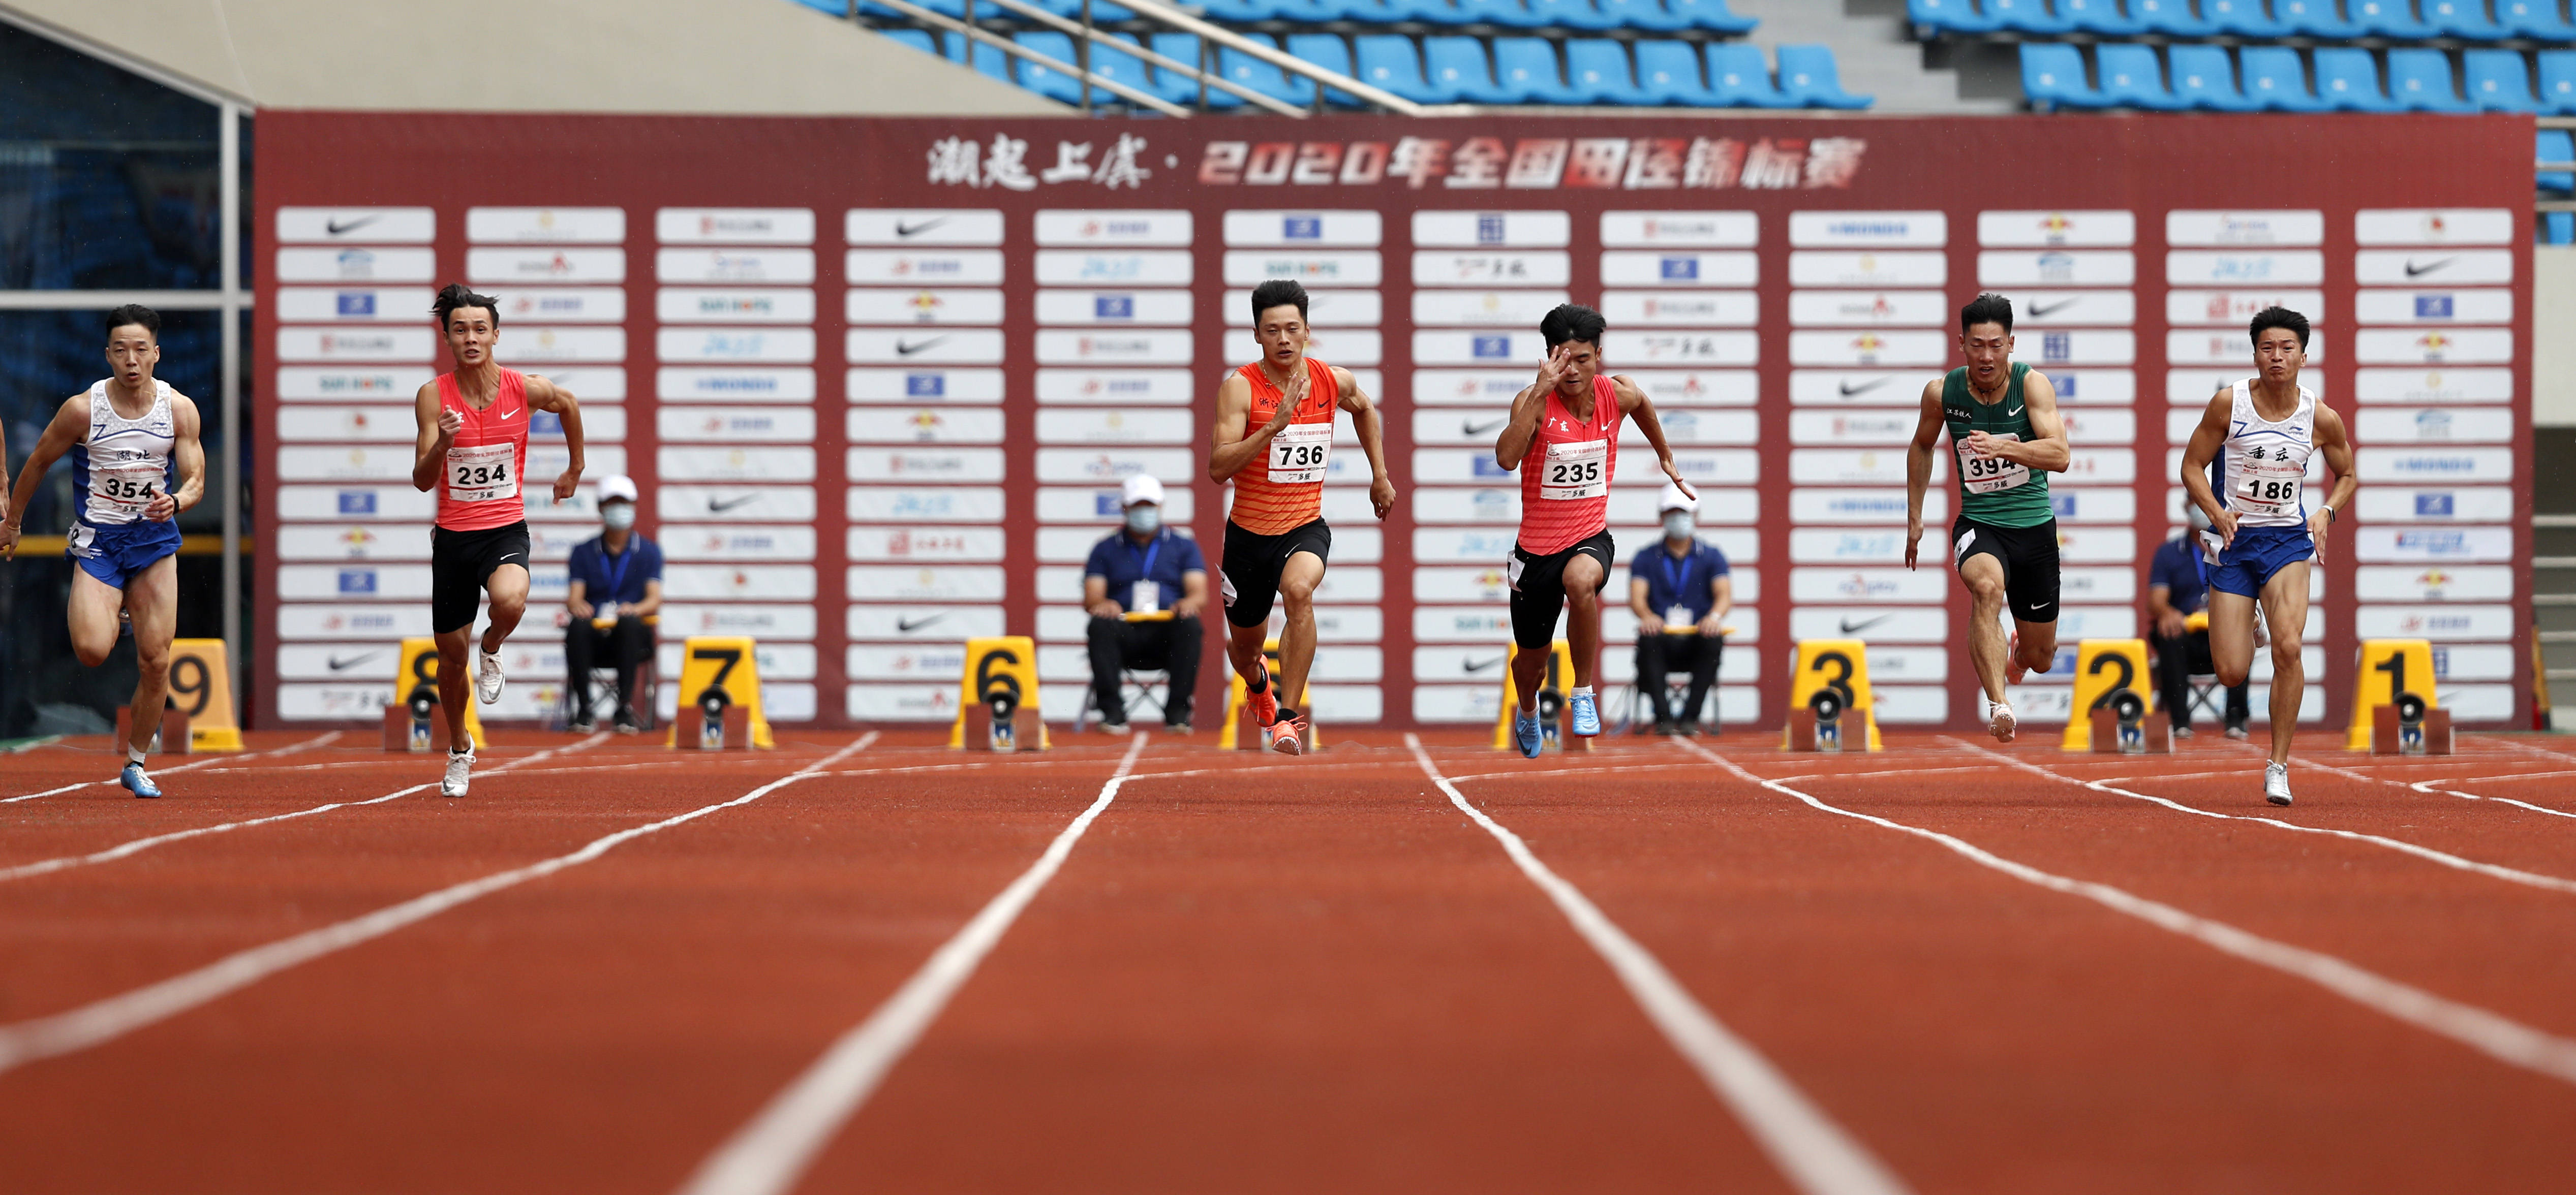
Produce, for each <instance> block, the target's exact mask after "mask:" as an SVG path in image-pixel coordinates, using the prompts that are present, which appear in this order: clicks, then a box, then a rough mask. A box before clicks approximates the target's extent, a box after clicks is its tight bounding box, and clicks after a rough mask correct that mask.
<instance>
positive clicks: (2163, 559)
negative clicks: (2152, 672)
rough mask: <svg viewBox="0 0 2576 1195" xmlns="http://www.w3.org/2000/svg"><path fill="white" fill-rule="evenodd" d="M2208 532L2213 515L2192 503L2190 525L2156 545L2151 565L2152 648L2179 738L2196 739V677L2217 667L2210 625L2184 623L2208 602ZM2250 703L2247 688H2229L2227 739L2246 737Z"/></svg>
mask: <svg viewBox="0 0 2576 1195" xmlns="http://www.w3.org/2000/svg"><path fill="white" fill-rule="evenodd" d="M2207 530H2209V515H2208V513H2207V512H2205V511H2203V510H2201V509H2200V508H2199V507H2198V506H2193V507H2191V527H2190V528H2189V529H2188V530H2186V531H2184V532H2183V533H2182V534H2181V535H2178V536H2175V537H2174V538H2172V539H2169V540H2166V541H2165V542H2163V543H2161V544H2158V545H2156V555H2155V559H2154V560H2153V562H2151V563H2149V564H2148V565H2147V617H2148V618H2150V619H2152V620H2153V623H2154V625H2153V629H2152V630H2150V631H2149V632H2148V634H2147V646H2149V647H2152V648H2154V649H2155V653H2156V687H2157V689H2158V690H2159V700H2160V701H2162V702H2163V704H2164V709H2165V712H2166V713H2168V714H2171V715H2172V716H2173V733H2174V737H2175V738H2178V739H2187V738H2190V737H2191V682H2190V678H2191V676H2192V675H2193V674H2195V673H2198V674H2201V675H2208V674H2210V673H2212V672H2215V671H2216V665H2214V664H2212V663H2211V662H2210V658H2209V628H2208V626H2206V625H2203V626H2202V627H2201V628H2200V629H2199V630H2196V631H2195V630H2192V629H2190V628H2189V627H2188V626H2187V625H2185V622H2184V620H2185V619H2188V618H2190V617H2191V616H2192V614H2194V613H2195V612H2197V611H2199V610H2200V608H2201V607H2202V605H2203V604H2204V603H2206V602H2207V601H2208V600H2209V581H2208V578H2207V577H2206V576H2204V575H2203V574H2204V570H2205V565H2204V564H2203V562H2202V559H2201V551H2200V533H2201V532H2204V531H2207ZM2206 621H2207V620H2205V619H2204V620H2203V622H2204V624H2205V623H2206ZM2246 703H2247V686H2245V685H2233V686H2230V687H2229V688H2228V690H2227V714H2226V717H2227V737H2229V738H2231V739H2241V738H2244V737H2245V718H2246V714H2247V705H2246Z"/></svg>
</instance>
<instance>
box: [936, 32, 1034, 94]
mask: <svg viewBox="0 0 2576 1195" xmlns="http://www.w3.org/2000/svg"><path fill="white" fill-rule="evenodd" d="M940 44H941V45H943V46H946V47H947V48H948V55H947V57H948V60H949V61H950V62H964V61H966V39H965V37H964V36H962V35H959V34H955V33H943V34H941V35H940ZM975 69H976V70H978V71H981V72H983V73H984V74H985V75H986V76H988V77H991V78H995V79H999V80H1001V81H1002V82H1005V83H1008V84H1010V85H1011V86H1013V87H1017V86H1019V85H1020V81H1019V80H1018V79H1014V78H1012V77H1011V56H1010V55H1008V54H1005V53H1003V52H1002V51H1001V48H1000V47H998V46H992V45H987V44H985V43H983V42H977V43H975Z"/></svg>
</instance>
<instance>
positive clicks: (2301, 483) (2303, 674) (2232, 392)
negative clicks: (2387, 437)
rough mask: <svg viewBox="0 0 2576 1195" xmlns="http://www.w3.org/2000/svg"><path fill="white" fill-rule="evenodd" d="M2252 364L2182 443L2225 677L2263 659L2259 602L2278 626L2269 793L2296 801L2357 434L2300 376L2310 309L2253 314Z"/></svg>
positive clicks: (2235, 679)
mask: <svg viewBox="0 0 2576 1195" xmlns="http://www.w3.org/2000/svg"><path fill="white" fill-rule="evenodd" d="M2252 332H2253V337H2254V370H2255V373H2254V376H2253V377H2250V378H2246V379H2244V380H2243V381H2239V382H2236V383H2234V384H2233V385H2229V386H2226V387H2223V388H2221V389H2220V390H2219V391H2218V393H2217V394H2216V395H2215V396H2213V397H2212V398H2211V399H2210V400H2209V409H2208V411H2207V412H2205V413H2204V414H2202V415H2201V417H2200V426H2199V427H2198V428H2196V429H2194V430H2193V431H2192V433H2191V444H2190V446H2188V447H2186V448H2184V449H2183V454H2182V486H2183V492H2184V493H2185V495H2187V497H2188V500H2189V501H2190V502H2191V504H2192V505H2194V506H2197V507H2199V508H2200V509H2201V511H2202V512H2203V513H2205V514H2207V515H2208V516H2209V530H2207V531H2204V532H2202V533H2201V549H2202V552H2203V554H2204V556H2205V558H2206V560H2207V562H2208V565H2209V655H2210V660H2211V662H2212V664H2213V665H2214V666H2215V667H2216V668H2217V670H2218V683H2220V684H2222V685H2226V686H2229V687H2231V688H2232V687H2234V686H2237V685H2241V684H2244V683H2245V677H2246V674H2247V673H2248V672H2250V671H2252V669H2253V666H2254V647H2255V625H2254V622H2255V617H2254V616H2255V610H2256V608H2257V606H2258V605H2259V606H2260V608H2261V610H2262V616H2263V622H2264V624H2265V625H2266V626H2267V627H2268V628H2269V629H2270V631H2271V637H2272V760H2271V763H2270V764H2268V765H2267V766H2265V767H2264V769H2263V797H2264V799H2265V800H2268V801H2270V802H2271V803H2273V804H2275V805H2287V804H2289V803H2290V739H2291V737H2292V736H2293V735H2294V734H2296V733H2297V731H2298V726H2299V702H2300V699H2301V698H2303V697H2304V696H2305V695H2306V693H2307V687H2308V685H2307V669H2306V666H2305V664H2304V663H2303V661H2302V660H2301V657H2300V655H2299V649H2300V646H2301V644H2300V639H2301V636H2302V635H2303V634H2304V633H2305V632H2306V629H2307V624H2308V572H2309V568H2310V561H2312V560H2313V561H2322V560H2324V559H2325V544H2326V533H2327V531H2328V530H2329V529H2331V528H2332V527H2333V526H2334V521H2335V512H2337V511H2340V510H2344V509H2347V508H2349V507H2350V506H2351V504H2352V495H2353V491H2355V490H2357V489H2359V488H2361V479H2360V478H2358V477H2355V476H2354V475H2353V471H2352V469H2353V465H2352V441H2351V438H2350V437H2348V436H2346V435H2345V434H2344V427H2343V417H2342V416H2339V415H2337V414H2335V413H2334V409H2333V408H2331V407H2328V406H2326V405H2325V404H2324V403H2321V402H2318V401H2317V395H2316V392H2315V391H2313V390H2310V389H2308V388H2307V387H2305V386H2302V385H2300V384H2299V367H2301V366H2303V365H2305V364H2307V361H2308V320H2307V317H2306V316H2303V315H2300V314H2299V313H2298V312H2295V311H2291V310H2288V309H2286V308H2281V307H2267V308H2265V309H2263V311H2261V312H2260V313H2258V314H2256V315H2255V317H2254V323H2253V327H2252ZM2319 453H2322V454H2324V456H2325V464H2326V468H2327V469H2329V470H2332V471H2333V473H2334V489H2333V490H2332V492H2330V493H2329V494H2328V495H2327V496H2326V500H2325V501H2324V502H2323V503H2322V504H2320V505H2319V506H2318V507H2317V508H2316V510H2315V511H2314V512H2313V513H2312V512H2310V511H2309V510H2308V506H2307V496H2306V490H2307V476H2308V465H2309V461H2310V458H2312V457H2314V456H2316V455H2317V454H2319Z"/></svg>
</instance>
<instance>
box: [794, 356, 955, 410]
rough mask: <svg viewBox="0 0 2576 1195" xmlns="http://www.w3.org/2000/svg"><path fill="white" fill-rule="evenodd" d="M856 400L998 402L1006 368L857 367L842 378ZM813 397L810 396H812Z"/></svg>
mask: <svg viewBox="0 0 2576 1195" xmlns="http://www.w3.org/2000/svg"><path fill="white" fill-rule="evenodd" d="M842 384H843V388H844V390H845V392H846V393H847V394H848V395H849V399H850V401H851V402H852V403H894V404H898V405H903V406H914V405H920V404H927V403H997V402H1000V401H1002V371H1001V370H998V369H954V368H949V367H947V366H940V365H916V366H913V367H912V368H909V369H853V370H851V371H850V372H849V373H848V374H847V375H846V376H844V377H843V379H842ZM809 397H810V396H809Z"/></svg>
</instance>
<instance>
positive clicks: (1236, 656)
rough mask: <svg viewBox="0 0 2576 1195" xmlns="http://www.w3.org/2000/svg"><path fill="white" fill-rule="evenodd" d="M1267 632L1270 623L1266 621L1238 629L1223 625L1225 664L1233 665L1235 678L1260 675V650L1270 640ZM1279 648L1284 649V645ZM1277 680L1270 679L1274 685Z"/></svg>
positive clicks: (1234, 626) (1230, 625)
mask: <svg viewBox="0 0 2576 1195" xmlns="http://www.w3.org/2000/svg"><path fill="white" fill-rule="evenodd" d="M1269 631H1270V623H1269V621H1268V620H1266V619H1265V620H1263V621H1261V622H1256V623H1254V624H1252V625H1251V626H1248V627H1239V626H1236V625H1234V624H1233V623H1231V622H1229V623H1227V624H1225V658H1226V662H1228V663H1230V664H1233V665H1234V674H1235V675H1236V676H1240V677H1245V678H1250V677H1255V676H1259V675H1261V668H1262V663H1261V648H1262V646H1263V645H1264V644H1266V643H1268V642H1269V640H1270V634H1269ZM1281 647H1283V648H1285V647H1286V644H1282V645H1281ZM1278 679H1279V678H1277V677H1272V678H1271V681H1272V683H1274V684H1275V683H1277V681H1278Z"/></svg>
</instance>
